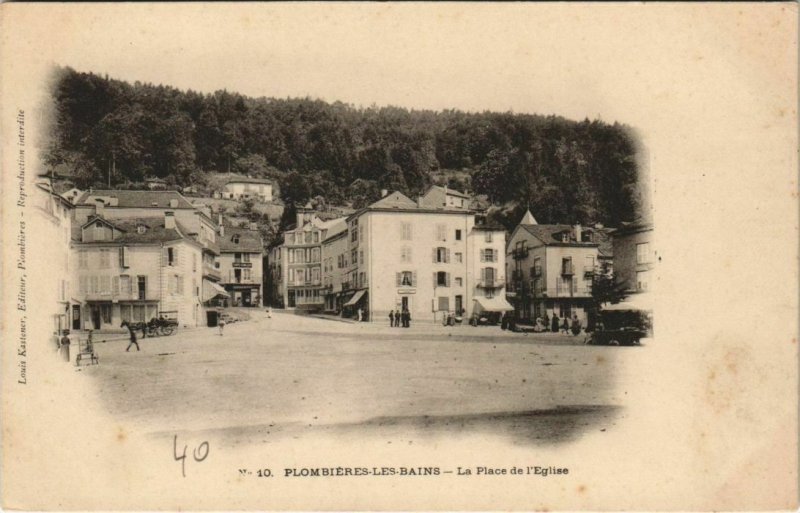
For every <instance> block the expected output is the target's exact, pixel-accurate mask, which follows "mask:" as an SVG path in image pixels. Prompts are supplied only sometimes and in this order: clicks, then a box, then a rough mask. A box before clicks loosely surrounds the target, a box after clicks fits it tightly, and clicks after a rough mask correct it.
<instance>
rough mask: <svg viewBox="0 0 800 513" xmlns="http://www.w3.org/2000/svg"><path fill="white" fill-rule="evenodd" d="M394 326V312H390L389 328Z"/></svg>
mask: <svg viewBox="0 0 800 513" xmlns="http://www.w3.org/2000/svg"><path fill="white" fill-rule="evenodd" d="M392 326H394V310H390V311H389V327H390V328H391V327H392Z"/></svg>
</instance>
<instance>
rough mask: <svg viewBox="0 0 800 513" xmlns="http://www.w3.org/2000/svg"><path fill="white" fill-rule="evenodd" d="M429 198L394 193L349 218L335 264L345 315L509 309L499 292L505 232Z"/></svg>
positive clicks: (436, 317) (374, 317) (379, 318)
mask: <svg viewBox="0 0 800 513" xmlns="http://www.w3.org/2000/svg"><path fill="white" fill-rule="evenodd" d="M427 197H428V201H426V200H425V196H423V197H421V198H419V199H418V200H417V201H414V200H412V199H410V198H408V197H406V196H404V195H403V194H401V193H400V192H393V193H391V194H387V195H385V196H384V197H383V198H381V199H380V200H378V201H376V202H375V203H373V204H371V205H369V206H368V207H366V208H363V209H361V210H359V211H357V212H355V213H354V214H352V215H351V216H349V217H348V218H347V224H348V227H347V236H346V240H347V249H346V251H344V252H342V253H341V254H342V259H341V260H342V268H339V267H338V265H337V268H336V271H337V272H339V273H340V274H341V276H342V278H341V280H342V296H343V297H344V299H346V300H345V301H344V302H343V303H342V309H343V314H344V315H353V316H355V312H357V311H358V310H361V312H362V315H363V316H365V317H367V318H368V319H369V320H371V321H375V322H383V321H384V320H386V318H387V317H388V314H389V312H390V311H398V310H399V311H402V310H408V311H409V312H410V314H411V318H412V320H415V321H422V322H439V321H441V320H442V319H443V317H444V316H446V315H448V314H450V313H460V314H462V315H466V316H470V315H472V314H477V313H480V312H483V311H491V312H500V311H503V310H510V309H511V307H510V306H509V305H508V303H507V302H506V300H505V295H504V293H503V290H504V288H505V276H504V269H505V251H504V248H505V235H506V234H505V230H504V229H503V228H502V227H497V226H488V225H486V224H483V222H482V220H483V217H482V216H481V215H480V214H479V213H477V212H475V211H472V210H470V209H468V208H465V207H463V206H462V205H461V204H459V205H448V204H446V200H445V199H446V198H447V196H444V198H445V199H443V200H442V204H441V205H438V204H434V203H438V202H432V201H431V200H430V199H431V195H430V194H429V195H427ZM339 244H341V243H339ZM340 251H341V248H340ZM338 260H339V257H338V256H337V264H338V263H339V261H338Z"/></svg>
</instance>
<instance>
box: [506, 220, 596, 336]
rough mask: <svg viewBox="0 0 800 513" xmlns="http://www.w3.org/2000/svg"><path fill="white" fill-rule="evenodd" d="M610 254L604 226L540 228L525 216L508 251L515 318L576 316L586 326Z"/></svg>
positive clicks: (509, 244) (510, 287) (510, 291)
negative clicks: (602, 266)
mask: <svg viewBox="0 0 800 513" xmlns="http://www.w3.org/2000/svg"><path fill="white" fill-rule="evenodd" d="M610 253H611V245H610V239H609V237H608V234H607V231H606V230H605V229H603V228H599V227H595V228H590V227H582V226H580V225H573V226H570V225H566V224H551V225H544V224H538V223H537V222H536V219H535V218H534V217H533V216H532V215H531V213H530V212H526V213H525V216H524V217H523V219H522V221H521V222H520V224H519V225H518V226H517V227H516V228H515V229H514V231H513V233H512V234H511V237H510V239H509V241H508V246H507V248H506V255H507V262H508V270H507V276H508V289H507V295H508V298H509V299H510V300H511V302H512V303H513V304H514V311H515V316H516V318H517V319H519V320H522V321H531V322H532V321H535V319H536V318H537V317H539V318H544V317H545V315H546V316H547V317H548V318H550V319H552V318H553V316H556V317H560V318H564V317H567V318H568V319H572V318H573V316H577V317H578V319H579V320H580V321H581V322H582V323H583V325H584V326H585V325H586V323H587V322H588V311H589V306H590V304H591V299H592V280H593V277H594V273H595V272H596V271H597V270H598V269H599V263H600V261H601V260H603V259H606V260H607V259H609V258H610Z"/></svg>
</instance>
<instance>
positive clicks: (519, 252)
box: [511, 247, 530, 260]
mask: <svg viewBox="0 0 800 513" xmlns="http://www.w3.org/2000/svg"><path fill="white" fill-rule="evenodd" d="M529 254H530V252H529V250H528V248H524V247H523V248H515V249H513V250H512V251H511V257H512V258H513V259H514V260H522V259H523V258H527V257H528V255H529Z"/></svg>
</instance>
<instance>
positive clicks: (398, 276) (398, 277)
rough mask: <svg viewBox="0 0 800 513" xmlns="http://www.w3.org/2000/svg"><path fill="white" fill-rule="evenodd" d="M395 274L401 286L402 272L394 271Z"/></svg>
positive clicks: (398, 284)
mask: <svg viewBox="0 0 800 513" xmlns="http://www.w3.org/2000/svg"><path fill="white" fill-rule="evenodd" d="M394 274H395V276H396V277H397V286H398V287H399V286H400V279H401V276H402V273H394Z"/></svg>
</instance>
